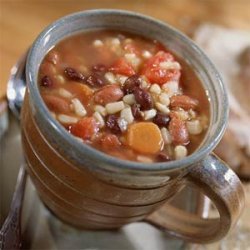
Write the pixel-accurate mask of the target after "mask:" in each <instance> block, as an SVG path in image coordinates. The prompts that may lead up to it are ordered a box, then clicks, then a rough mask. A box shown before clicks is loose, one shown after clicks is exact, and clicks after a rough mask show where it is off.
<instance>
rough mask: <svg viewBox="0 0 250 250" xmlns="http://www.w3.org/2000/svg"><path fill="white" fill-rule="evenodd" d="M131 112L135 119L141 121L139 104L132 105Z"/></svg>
mask: <svg viewBox="0 0 250 250" xmlns="http://www.w3.org/2000/svg"><path fill="white" fill-rule="evenodd" d="M131 111H132V114H133V116H134V118H135V119H138V120H141V119H142V114H141V110H140V105H139V104H136V103H135V104H133V105H132V106H131Z"/></svg>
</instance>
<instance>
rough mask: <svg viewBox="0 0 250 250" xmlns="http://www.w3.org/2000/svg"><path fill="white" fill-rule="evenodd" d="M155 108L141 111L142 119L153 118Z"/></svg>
mask: <svg viewBox="0 0 250 250" xmlns="http://www.w3.org/2000/svg"><path fill="white" fill-rule="evenodd" d="M156 113H157V112H156V110H155V109H150V110H146V111H144V112H143V114H144V116H143V118H144V120H150V119H152V118H154V117H155V116H156Z"/></svg>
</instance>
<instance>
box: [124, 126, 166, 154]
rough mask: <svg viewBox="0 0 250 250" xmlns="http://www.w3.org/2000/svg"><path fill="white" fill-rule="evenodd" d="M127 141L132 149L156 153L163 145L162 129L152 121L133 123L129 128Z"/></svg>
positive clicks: (145, 152)
mask: <svg viewBox="0 0 250 250" xmlns="http://www.w3.org/2000/svg"><path fill="white" fill-rule="evenodd" d="M127 141H128V145H129V146H130V147H131V148H132V149H134V150H136V151H138V152H140V153H144V154H155V153H157V152H158V151H160V150H161V148H162V146H163V139H162V136H161V131H160V129H159V128H158V126H157V125H155V124H154V123H152V122H139V123H135V124H132V125H131V126H130V127H129V129H128V134H127Z"/></svg>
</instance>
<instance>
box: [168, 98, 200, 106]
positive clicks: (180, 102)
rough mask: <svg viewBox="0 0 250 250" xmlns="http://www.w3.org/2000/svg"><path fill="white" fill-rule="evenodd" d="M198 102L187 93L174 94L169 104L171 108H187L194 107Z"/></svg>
mask: <svg viewBox="0 0 250 250" xmlns="http://www.w3.org/2000/svg"><path fill="white" fill-rule="evenodd" d="M198 104H199V102H198V100H196V99H194V98H192V97H189V96H187V95H176V96H172V97H171V98H170V105H171V107H172V108H183V109H185V110H189V109H195V108H196V107H197V106H198Z"/></svg>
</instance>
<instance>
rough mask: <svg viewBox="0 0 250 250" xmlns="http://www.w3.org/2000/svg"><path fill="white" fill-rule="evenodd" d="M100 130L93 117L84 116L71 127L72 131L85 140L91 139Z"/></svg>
mask: <svg viewBox="0 0 250 250" xmlns="http://www.w3.org/2000/svg"><path fill="white" fill-rule="evenodd" d="M98 130H99V126H98V123H97V122H96V120H95V119H94V118H93V117H84V118H83V119H81V120H80V121H78V122H77V123H76V124H73V125H72V126H71V128H70V133H72V134H73V135H75V136H77V137H80V138H82V139H83V140H88V139H90V138H91V137H92V136H93V135H94V134H95V133H97V132H98Z"/></svg>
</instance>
